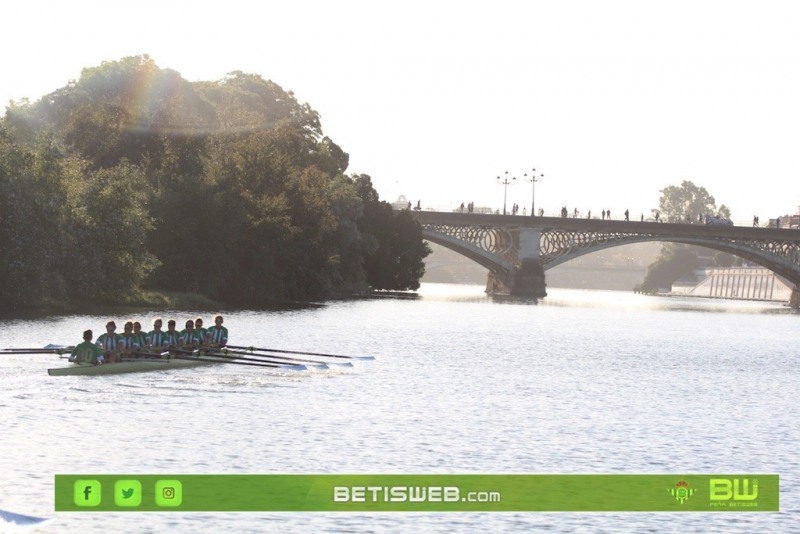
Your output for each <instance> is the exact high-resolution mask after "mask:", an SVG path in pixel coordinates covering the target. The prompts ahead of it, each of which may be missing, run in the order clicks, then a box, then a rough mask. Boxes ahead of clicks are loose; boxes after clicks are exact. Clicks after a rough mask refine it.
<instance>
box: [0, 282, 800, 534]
mask: <svg viewBox="0 0 800 534" xmlns="http://www.w3.org/2000/svg"><path fill="white" fill-rule="evenodd" d="M550 293H551V295H550V296H549V297H548V298H547V299H545V301H543V302H540V303H538V304H532V303H529V302H525V301H520V300H515V299H491V298H489V297H487V296H486V295H484V294H483V292H482V288H481V287H478V286H449V285H437V284H430V285H424V286H423V287H422V288H421V290H420V296H419V298H417V299H405V298H402V299H400V298H398V299H394V298H387V299H369V300H357V301H343V302H334V303H329V304H326V305H323V306H318V307H309V308H305V309H297V310H291V311H265V312H261V311H229V312H226V313H225V317H226V325H227V326H228V327H229V329H230V331H231V343H233V344H241V345H252V346H262V347H277V348H284V349H297V350H307V351H312V352H329V353H339V354H357V355H358V354H369V355H374V356H376V358H377V359H376V360H375V361H370V362H360V363H357V364H356V365H355V366H354V367H352V368H348V367H337V368H333V369H331V370H327V371H317V372H307V373H276V372H274V371H271V370H267V369H262V368H256V367H244V366H234V365H229V366H215V367H205V368H195V369H185V370H176V371H164V372H156V373H143V374H130V375H116V376H98V377H49V376H48V375H47V371H46V370H47V368H48V367H56V366H59V365H62V364H63V363H62V362H63V361H60V360H58V357H57V356H46V355H42V356H10V355H5V356H0V358H2V359H0V410H1V412H0V413H2V423H1V424H0V425H1V426H0V509H3V510H9V511H13V512H17V513H24V514H30V515H37V516H42V517H50V518H53V520H52V521H51V522H49V523H48V524H47V525H46V526H45V527H43V528H41V531H49V532H108V531H125V532H162V531H172V532H286V531H290V532H352V531H355V532H370V531H379V532H397V531H402V532H411V531H414V532H465V531H467V532H468V531H514V530H546V531H551V532H573V531H584V532H617V531H627V532H643V531H652V532H661V531H671V532H697V531H741V532H748V531H764V532H767V531H772V532H790V531H794V532H797V531H798V530H797V529H798V527H797V524H800V483H799V482H798V481H799V480H800V456H799V455H798V445H797V444H798V443H800V422H799V421H800V409H799V408H798V402H797V399H798V393H800V387H798V385H799V384H798V368H799V366H798V362H799V361H800V360H798V358H800V350H799V348H798V347H800V343H799V342H800V315H798V314H797V313H796V312H792V311H791V310H789V309H788V308H785V307H783V306H780V305H777V304H764V303H739V302H737V303H731V302H724V301H709V300H697V299H694V300H693V299H675V298H672V299H669V298H656V297H645V296H641V295H631V294H627V293H616V292H587V291H570V290H558V289H552V290H550ZM160 315H164V316H165V317H171V316H174V318H175V319H177V320H178V323H179V324H182V323H183V322H184V321H185V320H186V319H187V318H190V317H193V316H194V315H196V314H192V313H186V312H181V313H175V314H160ZM155 316H156V314H155V313H142V314H140V315H137V316H136V317H135V319H138V320H141V321H142V322H143V324H149V323H150V322H151V321H152V319H153V318H154V317H155ZM116 318H117V319H124V317H116ZM106 320H107V317H105V316H103V317H100V316H67V317H51V318H46V319H36V320H9V319H3V320H0V347H28V346H33V347H37V346H43V345H45V344H47V343H59V344H71V343H75V342H77V341H79V340H80V335H81V332H82V331H83V330H84V329H86V328H93V329H94V330H95V331H96V332H100V331H101V330H102V328H103V325H104V323H105V321H106ZM207 321H208V318H207ZM118 323H119V321H118ZM358 472H369V473H504V472H508V473H696V472H699V473H703V472H774V473H778V474H780V475H781V510H782V512H781V513H774V514H754V513H743V514H664V513H662V514H534V513H503V514H460V513H441V514H419V513H408V514H356V513H354V514H350V513H337V514H326V513H312V514H296V513H279V514H252V513H251V514H220V513H207V514H190V513H185V514H179V513H171V514H170V513H149V514H145V513H142V514H136V513H128V514H113V513H94V514H92V513H58V514H56V513H55V512H54V511H53V475H54V474H55V473H358ZM0 530H1V529H0Z"/></svg>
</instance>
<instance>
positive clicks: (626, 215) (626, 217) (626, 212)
mask: <svg viewBox="0 0 800 534" xmlns="http://www.w3.org/2000/svg"><path fill="white" fill-rule="evenodd" d="M628 215H630V213H629V212H628V210H627V209H626V210H625V220H626V221H630V218H629V217H628Z"/></svg>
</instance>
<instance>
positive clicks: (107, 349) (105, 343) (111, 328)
mask: <svg viewBox="0 0 800 534" xmlns="http://www.w3.org/2000/svg"><path fill="white" fill-rule="evenodd" d="M116 329H117V325H116V323H115V322H114V321H108V322H107V323H106V333H105V334H100V336H99V337H98V338H97V341H96V342H95V344H96V345H97V346H98V347H100V349H101V350H102V351H103V353H104V356H105V360H106V362H109V363H110V362H118V361H119V357H120V354H119V351H120V349H121V348H122V344H121V342H122V336H120V335H119V334H117V333H115V331H116Z"/></svg>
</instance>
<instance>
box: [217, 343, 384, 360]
mask: <svg viewBox="0 0 800 534" xmlns="http://www.w3.org/2000/svg"><path fill="white" fill-rule="evenodd" d="M227 346H228V347H230V348H232V349H244V350H249V351H256V350H257V351H259V352H280V353H281V354H305V355H307V356H324V357H327V358H347V359H348V360H374V359H375V356H344V355H342V354H324V353H322V352H302V351H299V350H281V349H259V348H257V347H242V346H240V345H227Z"/></svg>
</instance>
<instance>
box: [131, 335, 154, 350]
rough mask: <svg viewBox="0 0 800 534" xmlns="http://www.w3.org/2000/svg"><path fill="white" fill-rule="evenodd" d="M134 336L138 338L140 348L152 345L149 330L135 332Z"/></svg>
mask: <svg viewBox="0 0 800 534" xmlns="http://www.w3.org/2000/svg"><path fill="white" fill-rule="evenodd" d="M133 337H135V338H136V342H137V343H138V344H139V348H144V347H149V346H150V334H148V333H147V332H138V333H137V332H134V333H133Z"/></svg>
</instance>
